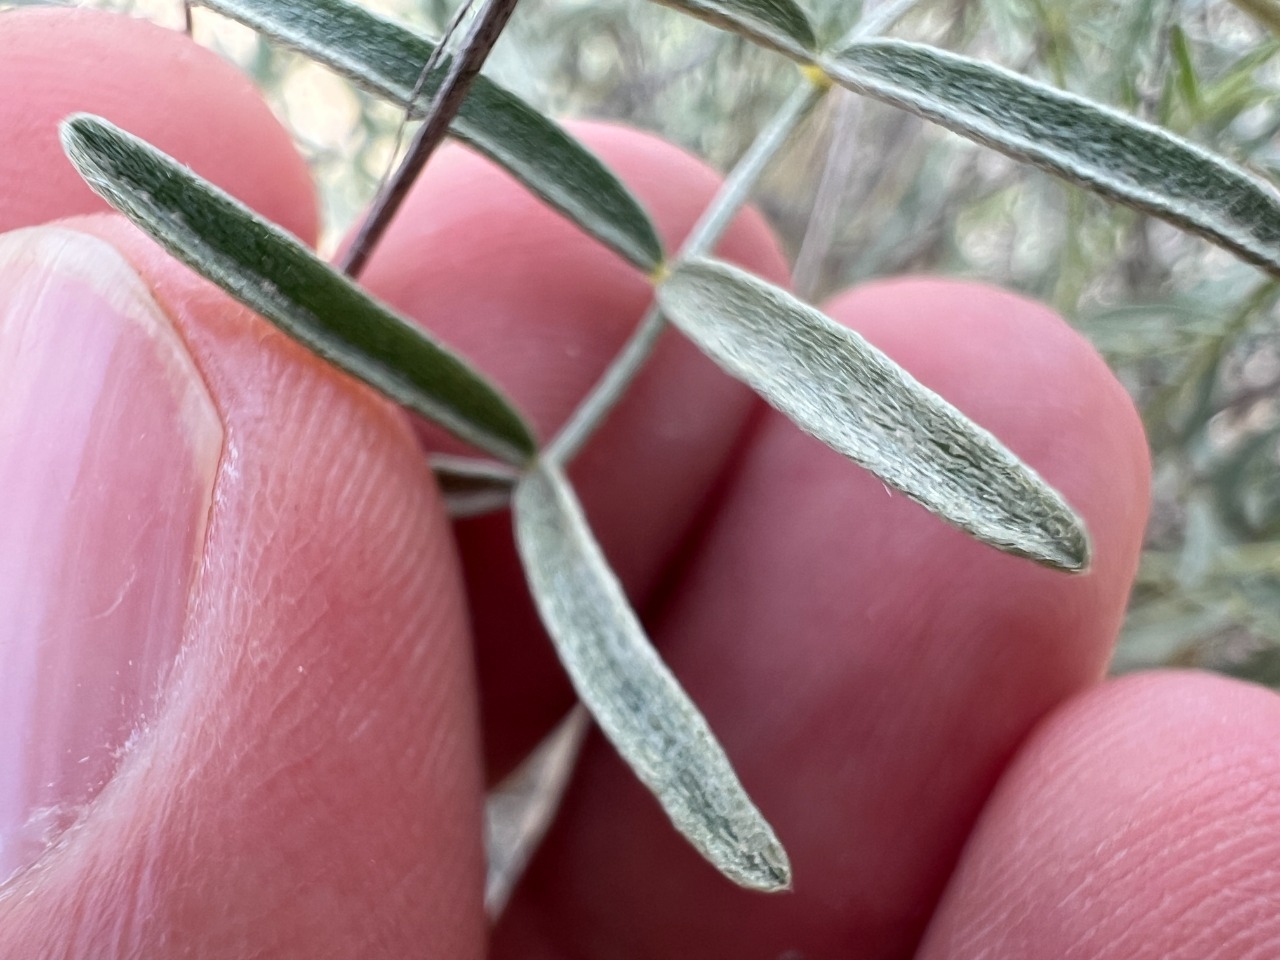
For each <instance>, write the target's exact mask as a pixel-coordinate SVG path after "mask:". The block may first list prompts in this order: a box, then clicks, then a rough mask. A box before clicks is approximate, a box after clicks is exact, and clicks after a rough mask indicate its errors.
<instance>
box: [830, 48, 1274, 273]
mask: <svg viewBox="0 0 1280 960" xmlns="http://www.w3.org/2000/svg"><path fill="white" fill-rule="evenodd" d="M822 66H823V69H824V70H826V72H827V73H828V74H829V75H830V76H831V77H832V79H834V80H835V81H836V82H837V83H840V84H842V85H843V86H846V87H848V88H849V89H851V90H854V91H856V92H858V93H864V94H867V95H868V96H872V97H875V98H877V99H879V100H883V101H885V102H886V103H891V104H893V105H894V106H897V107H902V108H903V109H906V110H910V111H912V112H913V113H917V114H919V115H920V116H922V117H926V118H928V119H929V120H933V121H935V122H937V123H939V124H941V125H942V126H945V127H948V128H950V129H952V130H954V131H956V132H957V133H960V134H963V135H964V136H966V137H969V138H971V139H973V140H977V141H978V142H980V143H984V144H986V145H987V146H990V147H993V148H995V149H996V150H1000V151H1001V152H1003V153H1007V154H1008V155H1009V156H1011V157H1014V158H1016V159H1018V160H1025V161H1027V162H1029V163H1033V164H1035V165H1037V166H1040V167H1043V168H1045V169H1046V170H1049V171H1051V172H1053V173H1056V174H1058V175H1059V176H1061V177H1064V178H1066V179H1068V180H1071V181H1073V182H1075V183H1079V184H1081V185H1082V186H1084V187H1087V188H1088V189H1090V190H1093V191H1094V192H1096V193H1100V194H1102V195H1103V196H1106V197H1110V198H1111V199H1113V200H1119V201H1120V202H1122V203H1126V204H1128V205H1130V206H1133V207H1136V208H1138V209H1140V210H1144V211H1146V212H1147V213H1151V214H1154V215H1155V216H1158V217H1161V218H1163V219H1165V220H1168V221H1169V222H1171V223H1173V224H1176V225H1177V226H1180V227H1182V228H1184V229H1187V230H1191V231H1193V232H1195V233H1199V234H1201V235H1203V236H1205V237H1207V238H1208V239H1210V240H1212V241H1214V242H1215V243H1218V244H1221V245H1222V246H1224V247H1226V248H1227V249H1228V250H1231V251H1233V252H1234V253H1236V254H1238V255H1239V256H1241V257H1243V258H1244V259H1245V260H1248V261H1249V262H1250V263H1254V264H1256V265H1258V266H1260V267H1262V268H1264V269H1265V270H1268V271H1270V272H1271V273H1274V274H1280V195H1277V193H1276V191H1275V189H1274V188H1273V187H1272V186H1271V185H1270V184H1268V183H1266V182H1265V181H1263V180H1261V179H1259V178H1258V177H1255V176H1253V175H1252V174H1250V173H1248V172H1247V171H1245V170H1243V169H1242V168H1240V167H1237V166H1235V165H1233V164H1231V163H1229V162H1228V161H1226V160H1224V159H1222V158H1220V157H1216V156H1214V155H1213V154H1211V153H1209V152H1208V151H1207V150H1204V149H1202V148H1201V147H1198V146H1196V145H1195V144H1192V143H1189V142H1188V141H1186V140H1183V139H1181V138H1179V137H1176V136H1174V135H1173V134H1171V133H1169V132H1167V131H1165V130H1162V129H1161V128H1159V127H1155V126H1152V125H1151V124H1147V123H1143V122H1142V121H1139V120H1135V119H1133V118H1132V117H1128V116H1125V115H1124V114H1122V113H1118V112H1116V111H1114V110H1112V109H1110V108H1108V107H1103V106H1100V105H1099V104H1096V103H1093V102H1091V101H1089V100H1084V99H1082V98H1080V97H1076V96H1073V95H1072V94H1069V93H1064V92H1062V91H1061V90H1056V89H1054V88H1053V87H1048V86H1045V85H1043V84H1040V83H1036V82H1035V81H1032V80H1028V79H1027V78H1026V77H1023V76H1020V75H1018V74H1016V73H1011V72H1009V71H1008V70H1004V69H1002V68H1000V67H995V66H992V65H991V64H987V63H981V62H979V61H977V60H970V59H968V58H966V57H960V56H956V55H955V54H952V53H947V52H945V51H942V50H938V49H935V48H933V47H928V46H921V45H919V44H914V43H906V42H904V41H900V40H874V41H866V42H864V43H857V44H854V45H853V46H851V47H849V48H848V49H847V50H845V51H843V52H841V53H839V54H837V55H836V56H834V57H833V58H831V59H830V60H827V61H824V63H823V64H822Z"/></svg>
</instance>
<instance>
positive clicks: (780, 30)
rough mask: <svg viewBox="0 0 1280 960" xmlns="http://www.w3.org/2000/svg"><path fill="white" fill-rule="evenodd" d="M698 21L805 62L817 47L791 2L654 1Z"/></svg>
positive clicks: (801, 14)
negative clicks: (721, 28)
mask: <svg viewBox="0 0 1280 960" xmlns="http://www.w3.org/2000/svg"><path fill="white" fill-rule="evenodd" d="M658 2H659V3H662V4H664V5H665V6H668V7H674V8H675V9H677V10H681V11H683V12H685V13H689V14H692V15H693V16H695V17H697V18H698V19H700V20H706V21H707V22H708V23H712V24H715V25H716V26H717V27H723V28H724V29H726V30H731V31H733V32H734V33H737V34H740V35H741V36H744V37H747V38H748V39H750V40H754V41H755V42H757V43H762V44H764V45H765V46H768V47H773V48H774V49H775V50H779V51H781V52H782V53H785V54H787V56H790V57H796V58H798V59H801V60H806V61H807V60H808V59H809V58H811V57H812V56H813V54H814V51H816V50H817V48H818V41H817V38H816V37H815V36H814V33H813V25H812V24H810V23H809V18H808V17H807V16H806V15H805V12H804V10H802V9H801V8H800V6H799V5H798V4H796V3H795V2H794V0H658Z"/></svg>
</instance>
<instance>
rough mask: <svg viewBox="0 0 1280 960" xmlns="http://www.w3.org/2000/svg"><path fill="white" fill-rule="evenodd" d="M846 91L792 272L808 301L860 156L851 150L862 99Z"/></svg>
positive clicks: (815, 289)
mask: <svg viewBox="0 0 1280 960" xmlns="http://www.w3.org/2000/svg"><path fill="white" fill-rule="evenodd" d="M842 93H843V96H842V97H841V99H840V101H839V102H838V103H837V104H836V105H835V106H836V116H835V121H834V122H833V123H832V124H831V142H830V144H828V146H827V158H826V162H825V163H824V164H823V167H822V177H821V179H820V180H819V181H818V189H817V190H816V191H815V192H814V195H813V208H812V210H811V212H810V214H809V225H808V228H807V229H806V230H805V232H804V239H803V240H802V241H801V242H800V252H799V253H798V254H796V265H795V269H794V270H793V271H792V272H791V283H792V288H793V289H794V290H795V292H796V294H797V295H798V296H799V297H800V298H801V299H804V300H811V299H812V298H813V297H814V296H815V295H816V294H817V293H818V292H819V288H820V287H821V282H822V266H823V264H824V263H825V262H826V260H827V254H829V253H830V252H831V245H832V244H833V243H834V242H835V236H836V224H837V222H838V221H839V218H840V211H841V207H842V206H843V204H842V201H843V200H844V199H845V194H846V192H847V190H848V186H849V175H850V173H851V172H852V170H853V164H854V161H855V156H856V154H855V151H853V150H850V149H849V139H850V135H851V134H852V133H853V130H854V128H855V127H856V126H857V125H858V118H859V114H861V112H862V101H861V100H860V99H858V98H856V97H854V96H853V95H852V94H850V93H848V92H847V91H842Z"/></svg>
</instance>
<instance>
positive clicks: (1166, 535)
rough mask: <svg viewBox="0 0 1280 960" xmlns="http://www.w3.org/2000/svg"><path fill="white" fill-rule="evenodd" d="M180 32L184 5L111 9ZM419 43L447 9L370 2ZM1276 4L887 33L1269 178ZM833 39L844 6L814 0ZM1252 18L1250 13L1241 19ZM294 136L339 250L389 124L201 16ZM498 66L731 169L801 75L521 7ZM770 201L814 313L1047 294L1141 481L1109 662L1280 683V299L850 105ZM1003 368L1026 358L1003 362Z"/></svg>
mask: <svg viewBox="0 0 1280 960" xmlns="http://www.w3.org/2000/svg"><path fill="white" fill-rule="evenodd" d="M100 5H103V6H110V7H114V8H121V7H127V8H129V7H131V8H133V9H136V10H137V11H138V12H141V13H144V14H146V15H148V16H152V17H154V18H155V19H158V20H160V21H162V22H167V23H171V24H173V23H180V22H181V6H180V4H179V3H178V2H177V0H163V2H161V0H102V2H101V3H100ZM368 5H369V6H371V7H373V8H375V9H377V10H379V11H381V12H383V13H385V14H387V15H390V16H393V17H396V18H398V19H400V20H402V21H404V22H407V23H410V24H414V25H416V26H418V27H420V28H422V29H424V30H427V31H429V32H432V33H437V34H438V33H439V32H440V29H441V27H442V25H443V24H444V23H445V22H447V20H448V18H449V16H450V14H451V13H452V8H453V6H454V2H452V0H448V2H447V0H369V3H368ZM1272 6H1274V5H1271V4H1270V3H1269V0H1266V2H1264V0H1248V2H1247V3H1246V2H1244V0H1241V4H1240V7H1239V8H1237V7H1236V6H1232V5H1231V4H1230V3H1227V2H1225V0H1131V2H1128V3H1123V4H1117V3H1104V2H1098V0H921V2H920V3H919V4H917V6H916V8H914V9H913V10H912V12H911V13H910V14H909V15H908V16H907V17H906V19H905V20H904V21H903V22H902V23H901V24H900V25H899V27H897V28H896V29H895V31H894V33H895V34H896V35H899V36H904V37H908V38H911V39H917V40H925V41H928V42H932V43H936V44H938V45H941V46H944V47H946V48H948V49H952V50H957V51H962V52H965V53H968V54H970V55H973V56H979V57H983V58H986V59H989V60H992V61H994V62H997V63H1001V64H1003V65H1005V66H1008V67H1011V68H1013V69H1016V70H1019V71H1023V72H1025V73H1028V74H1030V75H1033V76H1036V77H1038V78H1040V79H1043V80H1046V81H1048V82H1051V83H1053V84H1056V85H1058V86H1061V87H1064V88H1066V89H1068V90H1071V91H1073V92H1075V93H1079V94H1082V95H1084V96H1088V97H1091V98H1094V99H1096V100H1100V101H1102V102H1105V103H1109V104H1112V105H1114V106H1116V107H1119V108H1121V109H1123V110H1126V111H1128V112H1131V113H1134V114H1136V115H1138V116H1141V117H1143V118H1145V119H1148V120H1151V121H1154V122H1156V123H1160V124H1163V125H1165V126H1168V127H1170V128H1172V129H1174V130H1176V131H1178V132H1180V133H1182V134H1185V135H1187V136H1189V137H1190V138H1192V139H1194V140H1196V141H1198V142H1201V143H1204V144H1206V145H1209V146H1211V147H1212V148H1213V149H1215V150H1217V151H1218V152H1220V153H1224V154H1226V155H1228V156H1230V157H1232V158H1234V159H1235V160H1237V161H1239V162H1242V163H1244V164H1245V165H1247V166H1249V167H1252V168H1253V169H1255V170H1257V171H1259V172H1261V173H1262V174H1264V175H1265V176H1267V177H1269V178H1270V179H1272V180H1273V181H1274V180H1276V179H1277V177H1280V149H1278V146H1277V134H1278V133H1280V57H1278V56H1277V52H1278V51H1280V42H1278V41H1277V39H1276V38H1275V37H1274V36H1273V35H1272V34H1271V33H1270V32H1268V29H1267V27H1266V26H1265V25H1264V24H1265V22H1266V17H1260V18H1259V19H1257V20H1255V19H1254V16H1258V15H1259V10H1262V11H1263V12H1265V10H1266V9H1271V7H1272ZM810 8H811V10H812V11H813V13H814V14H815V18H816V19H817V20H818V21H819V22H821V23H823V24H824V25H825V29H826V31H827V32H828V33H830V34H832V35H838V34H839V33H842V32H843V31H844V29H845V28H846V27H847V26H848V25H849V24H850V23H851V22H852V21H853V20H855V19H856V18H857V15H858V12H859V11H858V5H857V4H856V3H851V2H848V0H811V2H810ZM1248 10H1252V11H1253V16H1251V15H1250V14H1249V13H1248V12H1246V11H1248ZM196 35H197V38H198V39H200V40H201V41H202V42H204V43H206V44H208V45H210V46H212V47H214V48H215V49H219V50H220V51H222V52H223V53H225V54H226V55H228V56H230V57H232V58H233V59H235V60H237V61H238V62H240V63H241V64H243V65H244V66H245V67H246V68H247V69H248V70H249V71H250V72H251V73H253V74H254V75H255V76H256V77H257V78H258V79H259V80H260V82H261V83H262V84H263V86H264V88H265V89H266V90H267V91H268V92H269V95H270V97H271V98H272V100H273V102H274V103H275V105H276V106H277V108H278V109H279V111H280V113H281V115H282V116H283V117H284V119H285V120H286V122H288V123H289V124H290V125H291V126H292V128H293V129H294V130H295V132H296V133H297V135H298V139H299V142H300V143H301V144H302V145H303V148H304V149H305V150H306V151H307V152H308V154H309V156H310V157H311V159H312V161H313V163H314V165H315V169H316V171H317V177H318V179H319V181H320V182H321V184H322V186H323V193H324V199H325V207H326V213H327V215H328V217H329V221H330V227H331V230H330V238H331V241H332V238H333V237H336V236H337V235H338V234H339V233H340V231H341V230H342V229H343V228H344V227H345V226H346V225H347V224H349V223H350V222H351V220H352V219H353V218H354V217H355V215H356V214H357V213H358V211H359V210H360V208H361V207H362V206H363V204H364V203H365V202H367V200H368V198H369V197H370V196H371V195H372V192H373V191H374V189H375V188H376V186H377V182H378V180H379V178H380V177H381V175H382V173H383V171H384V170H385V169H386V168H387V165H388V164H389V162H390V160H391V158H392V156H393V154H394V150H395V145H396V142H397V141H396V128H397V125H398V121H399V118H398V116H397V115H396V114H395V112H394V111H393V110H391V109H390V108H388V107H386V106H385V105H381V104H377V103H375V102H373V101H372V100H370V99H369V98H367V97H365V96H363V95H361V94H358V93H355V92H353V91H352V90H351V89H350V88H349V87H347V86H346V85H345V84H344V83H342V82H341V81H339V80H337V79H336V78H334V77H332V76H330V75H329V74H327V73H325V71H323V70H322V69H321V68H319V67H316V66H314V65H311V64H309V63H307V62H305V61H303V60H301V59H300V58H298V57H296V56H294V55H292V54H289V53H286V52H281V51H278V50H274V49H272V48H271V47H269V46H268V45H267V44H265V43H264V42H262V41H261V40H259V39H258V38H256V37H255V36H254V35H252V34H250V33H248V32H247V31H244V30H242V29H240V28H237V27H233V26H230V25H227V24H225V23H223V22H221V21H219V20H218V18H216V17H214V16H212V15H210V14H208V13H207V12H205V11H197V14H196ZM489 69H490V72H492V73H493V74H494V75H495V77H496V78H498V79H500V80H502V81H503V82H505V83H506V84H508V85H509V86H511V87H513V88H514V89H516V90H517V91H518V92H520V93H521V94H523V95H524V96H526V97H527V98H528V99H530V100H531V101H532V102H534V103H536V104H539V105H541V106H542V107H544V108H546V109H547V110H549V111H551V112H554V113H558V114H564V115H570V116H588V117H610V118H617V119H622V120H625V121H627V122H630V123H633V124H636V125H638V126H642V127H646V128H649V129H652V130H656V131H658V132H660V133H662V134H663V135H665V136H667V137H669V138H670V139H672V140H674V141H676V142H678V143H681V144H683V145H685V146H687V147H689V148H690V149H692V150H694V151H695V152H697V153H699V154H701V155H702V156H704V157H706V158H708V159H709V160H710V162H711V163H713V164H714V165H716V166H718V167H721V168H725V167H727V166H728V165H729V164H731V163H732V162H733V161H734V160H735V159H736V158H737V156H738V154H739V153H740V152H741V151H742V150H744V149H745V148H746V146H747V145H748V144H749V143H750V142H751V141H752V139H753V138H754V136H755V134H756V132H757V130H758V129H759V127H760V126H761V125H763V124H764V123H765V122H766V121H767V119H768V117H769V116H770V115H771V114H772V112H773V111H774V110H775V109H776V108H777V106H778V105H779V103H780V102H781V100H782V99H783V98H784V97H785V96H786V94H787V93H788V92H789V91H790V90H791V89H793V87H794V85H795V83H796V72H795V68H794V66H792V65H791V64H789V63H788V62H786V61H784V60H782V59H781V58H780V57H777V56H775V55H773V54H771V53H768V52H766V51H762V50H760V49H758V48H756V47H754V46H752V45H751V44H749V43H746V42H744V41H742V40H740V39H737V38H735V37H733V36H731V35H729V34H726V33H721V32H719V31H716V30H715V29H713V28H711V27H708V26H706V25H704V24H701V23H698V22H695V21H692V20H690V19H688V18H687V17H684V16H681V15H680V14H678V13H675V12H673V11H670V10H668V9H666V8H663V7H658V6H655V5H653V4H650V3H646V2H643V0H523V3H522V5H521V7H520V9H519V10H518V12H517V14H516V17H515V19H514V21H513V24H512V26H511V28H510V29H509V31H508V34H507V35H506V36H505V37H504V38H503V40H502V42H501V43H500V44H499V47H498V49H497V51H496V53H495V58H494V60H493V61H492V62H491V66H490V68H489ZM758 203H759V204H760V206H762V207H763V208H764V209H765V211H766V212H767V213H768V214H769V215H770V216H771V217H772V219H773V221H774V223H775V224H776V225H777V227H778V229H779V231H780V233H781V234H782V236H783V238H784V242H785V243H786V244H787V245H788V246H789V248H790V249H791V251H792V253H793V254H794V255H795V256H796V257H797V258H798V260H797V268H796V280H797V288H798V289H799V290H800V291H801V292H802V293H804V294H806V295H808V296H810V297H813V298H821V297H822V296H824V295H826V294H829V293H831V292H833V291H834V290H836V289H838V288H840V287H842V286H845V285H847V284H849V283H854V282H857V281H859V280H862V279H866V278H869V277H874V276H881V275H888V274H898V273H904V272H923V271H928V272H934V273H944V274H949V275H955V276H964V277H971V278H975V279H980V280H984V281H988V282H992V283H998V284H1001V285H1004V286H1007V287H1010V288H1013V289H1015V290H1019V291H1022V292H1024V293H1026V294H1028V295H1030V296H1033V297H1036V298H1039V299H1042V300H1044V301H1046V302H1049V303H1051V304H1053V305H1054V306H1055V307H1057V308H1058V309H1059V310H1061V311H1062V312H1063V313H1064V314H1065V315H1066V316H1067V317H1068V318H1069V319H1070V320H1071V321H1072V322H1073V323H1074V324H1075V325H1076V326H1077V327H1078V328H1079V329H1080V330H1082V331H1083V332H1084V333H1085V334H1086V335H1088V336H1089V337H1090V338H1091V339H1092V340H1093V342H1094V343H1095V344H1097V346H1098V348H1099V349H1100V350H1101V351H1102V352H1103V354H1104V355H1105V356H1106V357H1107V358H1108V360H1109V361H1110V362H1111V364H1112V365H1113V367H1114V368H1115V370H1116V371H1117V373H1118V375H1119V376H1120V378H1121V379H1122V381H1123V382H1124V383H1125V384H1126V386H1127V387H1128V388H1129V389H1130V390H1131V391H1132V393H1133V395H1134V397H1135V398H1136V400H1137V402H1138V404H1139V406H1140V408H1141V410H1142V412H1143V416H1144V419H1145V422H1146V425H1147V430H1148V433H1149V435H1150V440H1151V444H1152V450H1153V456H1154V463H1155V504H1154V509H1153V514H1152V519H1151V524H1150V530H1149V534H1148V542H1147V551H1146V555H1145V558H1144V562H1143V566H1142V570H1141V573H1140V575H1139V579H1138V584H1137V587H1136V589H1135V592H1134V596H1133V601H1132V605H1131V611H1130V616H1129V619H1128V623H1127V625H1126V627H1125V633H1124V637H1123V640H1122V643H1121V647H1120V651H1119V653H1118V655H1117V658H1116V669H1117V670H1120V671H1123V670H1130V669H1135V668H1137V667H1142V666H1148V665H1156V664H1167V663H1176V664H1183V665H1188V664H1194V665H1201V666H1207V667H1210V668H1214V669H1219V670H1224V671H1227V672H1230V673H1234V674H1237V675H1240V676H1245V677H1250V678H1253V679H1256V680H1258V681H1261V682H1263V683H1268V684H1272V685H1276V686H1280V459H1278V458H1280V330H1278V329H1277V328H1278V326H1280V324H1278V322H1277V302H1278V301H1280V285H1277V284H1276V283H1274V282H1271V281H1268V280H1267V279H1266V278H1265V277H1264V275H1263V274H1261V273H1260V272H1259V271H1257V270H1255V269H1253V268H1252V267H1248V266H1246V265H1244V264H1241V263H1239V262H1237V261H1236V260H1234V259H1233V258H1232V257H1231V256H1230V255H1229V254H1226V253H1224V252H1222V251H1220V250H1218V249H1216V248H1214V247H1211V246H1209V245H1208V244H1207V243H1205V242H1203V241H1200V240H1198V239H1195V238H1192V237H1188V236H1185V235H1183V234H1181V233H1179V232H1178V231H1177V230H1175V229H1173V228H1172V227H1169V226H1166V225H1165V224H1163V223H1159V222H1156V221H1153V220H1151V219H1149V218H1147V217H1145V216H1142V215H1139V214H1136V213H1133V212H1132V211H1129V210H1126V209H1122V208H1119V207H1116V206H1113V205H1111V204H1108V203H1106V202H1104V201H1101V200H1099V199H1097V198H1095V197H1092V196H1090V195H1088V194H1086V193H1084V192H1083V191H1080V190H1077V189H1074V188H1071V187H1068V186H1065V185H1063V184H1062V183H1061V182H1060V181H1058V180H1056V179H1053V178H1050V177H1049V176H1047V175H1045V174H1041V173H1038V172H1036V171H1034V170H1032V169H1031V168H1029V167H1023V166H1019V165H1018V164H1016V163H1014V162H1012V161H1010V160H1007V159H1005V158H1004V157H1002V156H999V155H997V154H995V153H992V152H990V151H987V150H984V149H982V148H979V147H976V146H974V145H972V144H970V143H968V142H967V141H963V140H961V139H960V138H958V137H955V136H953V135H951V134H948V133H946V132H944V131H942V130H940V129H938V128H935V127H931V126H929V125H927V124H924V123H922V122H921V121H919V120H917V119H915V118H913V117H910V116H908V115H906V114H903V113H900V112H898V111H895V110H892V109H890V108H887V107H884V106H881V105H879V104H876V103H873V102H870V101H866V100H860V99H858V98H856V97H854V96H852V95H850V94H847V93H837V94H835V95H833V96H831V97H829V98H828V100H827V103H826V105H825V107H824V109H823V110H822V111H821V112H819V113H818V115H817V116H816V117H815V118H814V119H813V121H812V122H811V123H810V124H809V125H808V126H807V127H805V128H804V129H803V130H802V131H801V133H800V135H799V136H798V137H797V138H796V141H795V143H794V144H793V146H792V147H791V148H790V149H789V150H788V152H787V153H786V154H785V155H784V157H783V159H782V160H781V161H780V162H779V163H778V164H777V165H776V167H775V169H774V171H773V172H772V173H771V175H770V177H769V178H768V179H767V181H766V183H765V185H764V188H763V190H762V192H761V195H760V196H759V198H758ZM1010 361H1011V362H1016V358H1010Z"/></svg>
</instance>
